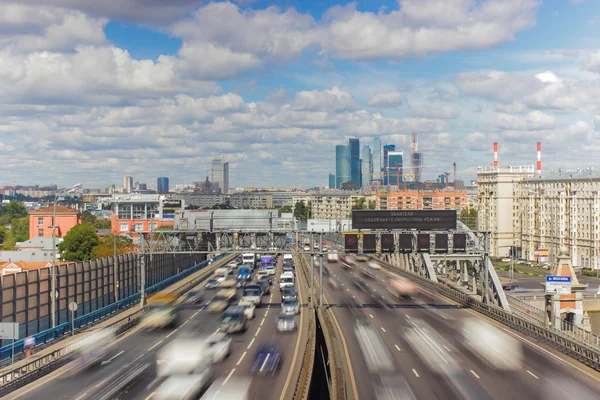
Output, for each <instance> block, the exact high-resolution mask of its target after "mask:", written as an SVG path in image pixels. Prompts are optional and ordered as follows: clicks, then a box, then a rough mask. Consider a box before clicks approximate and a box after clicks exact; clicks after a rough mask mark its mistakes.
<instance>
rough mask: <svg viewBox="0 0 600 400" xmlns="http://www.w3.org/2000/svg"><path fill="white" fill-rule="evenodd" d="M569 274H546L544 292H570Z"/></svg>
mask: <svg viewBox="0 0 600 400" xmlns="http://www.w3.org/2000/svg"><path fill="white" fill-rule="evenodd" d="M570 293H571V277H570V276H552V275H548V276H546V294H570Z"/></svg>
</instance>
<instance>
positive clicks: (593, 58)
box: [585, 51, 600, 73]
mask: <svg viewBox="0 0 600 400" xmlns="http://www.w3.org/2000/svg"><path fill="white" fill-rule="evenodd" d="M585 68H586V69H587V70H588V71H592V72H598V73H600V51H598V52H596V53H594V54H591V55H590V56H589V57H588V58H587V60H586V61H585Z"/></svg>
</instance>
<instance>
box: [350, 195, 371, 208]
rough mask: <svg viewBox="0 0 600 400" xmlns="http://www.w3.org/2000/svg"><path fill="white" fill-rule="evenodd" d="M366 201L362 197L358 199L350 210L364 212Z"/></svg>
mask: <svg viewBox="0 0 600 400" xmlns="http://www.w3.org/2000/svg"><path fill="white" fill-rule="evenodd" d="M366 201H367V199H365V198H364V197H359V198H358V199H357V200H356V203H354V204H353V205H352V209H353V210H364V209H365V203H366Z"/></svg>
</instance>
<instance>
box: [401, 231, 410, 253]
mask: <svg viewBox="0 0 600 400" xmlns="http://www.w3.org/2000/svg"><path fill="white" fill-rule="evenodd" d="M398 247H399V248H400V253H412V251H413V235H411V234H410V233H401V234H400V245H399V246H398Z"/></svg>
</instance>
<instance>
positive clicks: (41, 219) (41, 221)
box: [38, 217, 44, 225]
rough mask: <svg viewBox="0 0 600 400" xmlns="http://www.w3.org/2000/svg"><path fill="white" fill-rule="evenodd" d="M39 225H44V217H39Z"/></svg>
mask: <svg viewBox="0 0 600 400" xmlns="http://www.w3.org/2000/svg"><path fill="white" fill-rule="evenodd" d="M38 225H44V217H38Z"/></svg>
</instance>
